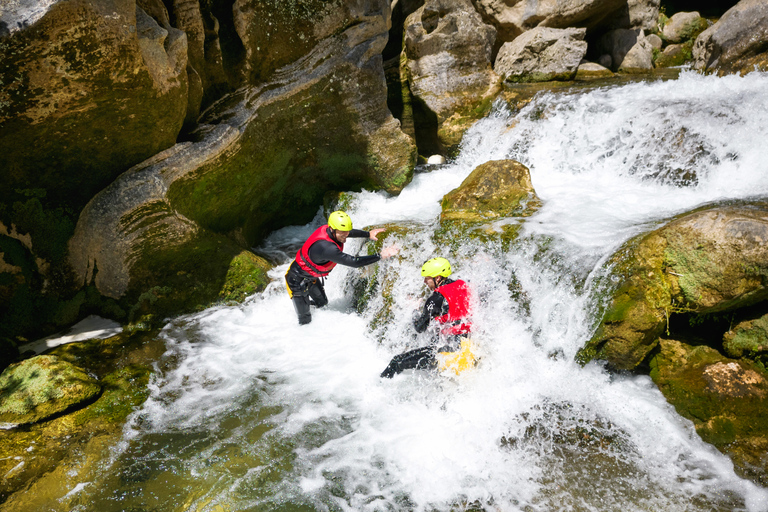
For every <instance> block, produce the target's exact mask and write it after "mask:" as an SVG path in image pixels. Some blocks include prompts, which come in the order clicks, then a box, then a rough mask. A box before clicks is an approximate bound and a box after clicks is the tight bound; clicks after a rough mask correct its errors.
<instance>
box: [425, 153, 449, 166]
mask: <svg viewBox="0 0 768 512" xmlns="http://www.w3.org/2000/svg"><path fill="white" fill-rule="evenodd" d="M444 163H445V157H444V156H443V155H432V156H430V157H429V158H427V164H428V165H440V164H444Z"/></svg>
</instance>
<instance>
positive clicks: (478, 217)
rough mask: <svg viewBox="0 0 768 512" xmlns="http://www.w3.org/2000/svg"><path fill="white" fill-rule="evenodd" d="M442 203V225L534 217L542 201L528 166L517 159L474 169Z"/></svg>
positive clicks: (483, 165)
mask: <svg viewBox="0 0 768 512" xmlns="http://www.w3.org/2000/svg"><path fill="white" fill-rule="evenodd" d="M441 204H442V209H443V211H442V213H441V214H440V222H441V223H445V222H456V221H460V222H465V223H479V222H487V221H489V220H496V219H499V218H501V217H514V216H521V215H524V214H527V215H530V213H531V210H532V207H534V206H536V205H538V204H539V200H538V198H537V197H536V191H535V190H534V189H533V184H532V183H531V174H530V171H529V170H528V168H527V167H526V166H524V165H523V164H521V163H520V162H518V161H516V160H492V161H490V162H486V163H484V164H482V165H480V166H478V167H477V168H476V169H474V170H473V171H472V172H471V173H470V174H469V176H467V177H466V178H465V179H464V181H463V182H462V183H461V185H460V186H459V187H458V188H456V189H454V190H452V191H451V192H449V193H448V194H446V195H445V196H444V197H443V200H442V203H441Z"/></svg>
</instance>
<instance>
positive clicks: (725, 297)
mask: <svg viewBox="0 0 768 512" xmlns="http://www.w3.org/2000/svg"><path fill="white" fill-rule="evenodd" d="M765 240H768V207H766V205H764V204H762V203H756V204H752V205H743V206H715V207H711V208H708V209H704V210H701V211H696V212H693V213H689V214H684V215H682V216H681V217H679V218H678V219H676V220H674V221H672V222H670V223H669V224H668V225H666V226H664V227H663V228H660V229H658V230H656V231H653V232H651V233H649V234H645V235H641V236H639V237H637V238H636V239H634V240H631V241H630V242H628V243H627V244H626V245H625V246H624V248H623V249H622V250H621V251H619V252H618V253H617V254H616V255H614V257H613V258H612V260H611V261H610V262H609V263H608V266H609V267H610V268H612V269H613V273H614V274H615V275H617V276H618V281H619V285H618V286H617V287H616V288H615V289H614V290H613V291H612V292H611V297H610V298H609V301H608V305H607V307H606V309H605V311H604V314H603V317H602V318H601V321H600V324H599V325H598V328H597V330H596V332H595V334H594V335H593V337H592V338H591V339H590V340H589V341H588V342H587V343H586V345H585V347H584V348H583V349H582V350H581V351H580V352H579V354H578V360H579V361H581V362H586V361H589V360H592V359H595V358H597V359H603V360H606V361H608V362H609V363H610V364H611V365H612V366H614V367H615V368H617V369H622V370H634V369H635V368H637V366H638V365H640V363H642V362H643V360H644V359H645V357H646V356H647V355H648V354H650V352H651V350H653V348H654V347H655V345H656V343H657V339H658V337H659V336H660V335H661V334H662V333H663V332H664V330H665V329H666V328H667V325H668V321H669V317H670V315H672V314H680V313H683V314H712V313H718V312H724V311H735V310H738V309H741V308H746V307H749V306H752V305H754V304H756V303H758V302H760V301H762V300H764V299H765V298H766V297H768V246H766V244H765V242H764V241H765Z"/></svg>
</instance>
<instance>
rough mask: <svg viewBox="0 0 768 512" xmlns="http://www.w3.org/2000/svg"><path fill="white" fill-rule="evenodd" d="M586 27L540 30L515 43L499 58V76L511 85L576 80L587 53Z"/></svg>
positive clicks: (496, 68)
mask: <svg viewBox="0 0 768 512" xmlns="http://www.w3.org/2000/svg"><path fill="white" fill-rule="evenodd" d="M586 33H587V30H586V29H584V28H569V29H556V28H546V27H536V28H534V29H532V30H529V31H527V32H525V33H523V34H522V35H521V36H519V37H518V38H516V39H515V40H514V41H512V42H511V43H504V46H502V47H501V49H500V50H499V54H498V55H497V57H496V63H495V65H494V69H495V70H496V73H498V74H499V75H500V76H502V77H503V78H504V79H505V80H507V81H510V82H546V81H550V80H573V78H574V77H575V76H576V71H577V70H578V68H579V63H580V62H581V61H582V59H583V58H584V55H585V54H586V53H587V43H586V41H584V36H585V35H586Z"/></svg>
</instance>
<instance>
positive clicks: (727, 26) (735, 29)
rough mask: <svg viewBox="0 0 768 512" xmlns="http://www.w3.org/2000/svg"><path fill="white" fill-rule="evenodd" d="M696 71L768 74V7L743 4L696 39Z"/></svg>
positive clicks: (758, 0) (757, 1) (748, 0)
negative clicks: (766, 72) (755, 70)
mask: <svg viewBox="0 0 768 512" xmlns="http://www.w3.org/2000/svg"><path fill="white" fill-rule="evenodd" d="M693 58H694V67H695V68H696V69H698V70H700V71H706V72H717V73H718V74H727V73H742V74H744V73H748V72H750V71H753V70H754V69H755V67H757V69H760V70H763V71H765V70H768V4H766V2H764V1H763V0H741V1H740V2H739V3H738V4H736V5H735V6H733V7H731V8H730V9H728V11H727V12H726V13H725V14H723V16H722V17H721V18H720V19H719V20H718V21H717V23H715V24H714V25H712V26H711V27H709V28H708V29H706V30H705V31H704V32H702V33H701V34H700V35H699V37H697V38H696V42H695V44H694V46H693Z"/></svg>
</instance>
